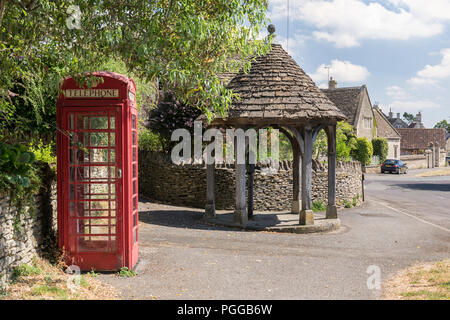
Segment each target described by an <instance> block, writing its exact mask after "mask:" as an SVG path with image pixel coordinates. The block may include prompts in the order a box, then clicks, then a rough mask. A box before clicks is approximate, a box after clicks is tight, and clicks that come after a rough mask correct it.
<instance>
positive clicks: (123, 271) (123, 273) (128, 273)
mask: <svg viewBox="0 0 450 320" xmlns="http://www.w3.org/2000/svg"><path fill="white" fill-rule="evenodd" d="M118 275H119V277H127V278H129V277H134V276H137V273H136V272H135V271H134V270H132V269H128V268H127V267H123V268H120V271H119V273H118Z"/></svg>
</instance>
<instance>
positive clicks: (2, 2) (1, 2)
mask: <svg viewBox="0 0 450 320" xmlns="http://www.w3.org/2000/svg"><path fill="white" fill-rule="evenodd" d="M5 7H6V0H0V27H1V26H2V22H3V13H4V12H5Z"/></svg>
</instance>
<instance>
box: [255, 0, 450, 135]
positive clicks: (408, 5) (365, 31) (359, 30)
mask: <svg viewBox="0 0 450 320" xmlns="http://www.w3.org/2000/svg"><path fill="white" fill-rule="evenodd" d="M288 3H289V5H288ZM268 16H269V19H270V21H271V23H272V24H274V25H275V28H276V31H275V34H276V40H275V42H276V43H280V44H281V45H282V46H283V48H284V49H285V50H287V51H288V53H289V54H290V55H291V56H292V57H293V58H294V59H295V61H296V62H297V63H298V64H299V66H300V67H301V68H302V69H303V70H304V71H305V72H306V73H307V74H309V75H310V76H311V78H312V79H313V80H314V81H315V82H316V84H317V85H318V86H319V87H321V88H326V87H328V81H327V79H328V72H329V74H330V76H331V77H333V78H334V79H335V80H336V81H337V82H338V87H352V86H360V85H363V84H365V85H366V86H367V89H368V91H369V96H370V99H371V102H372V105H374V104H375V103H378V104H379V106H380V108H381V109H382V110H383V111H384V112H385V113H388V112H389V110H390V109H392V112H393V113H394V115H396V114H397V113H398V112H399V113H401V115H403V113H404V112H408V113H412V114H414V115H415V114H417V113H418V112H419V111H420V112H421V113H422V121H423V123H424V125H425V127H427V128H432V127H434V125H435V124H436V123H437V122H439V121H441V120H444V119H445V120H447V121H450V0H378V1H373V0H269V14H268ZM263 35H267V31H265V34H263Z"/></svg>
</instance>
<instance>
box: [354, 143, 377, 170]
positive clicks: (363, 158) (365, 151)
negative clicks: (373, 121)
mask: <svg viewBox="0 0 450 320" xmlns="http://www.w3.org/2000/svg"><path fill="white" fill-rule="evenodd" d="M372 155H373V147H372V143H370V141H369V140H368V139H367V138H366V137H363V138H358V139H356V147H355V149H353V150H352V156H353V158H355V159H356V160H358V161H359V162H361V163H362V164H363V165H369V164H370V163H371V161H372Z"/></svg>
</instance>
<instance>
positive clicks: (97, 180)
mask: <svg viewBox="0 0 450 320" xmlns="http://www.w3.org/2000/svg"><path fill="white" fill-rule="evenodd" d="M71 116H73V115H71ZM74 128H76V129H74V131H75V132H74V133H73V139H72V141H71V142H72V143H71V144H72V147H71V148H70V150H69V154H70V157H69V158H70V168H69V174H70V181H71V183H70V185H69V198H70V200H73V201H71V202H70V212H71V216H73V217H76V218H75V219H76V225H75V226H74V227H75V234H74V236H76V237H77V241H76V244H77V249H76V250H77V251H78V252H110V253H114V252H115V250H116V243H115V240H116V201H117V200H116V183H117V181H116V180H115V171H116V147H115V129H114V128H115V117H108V115H107V114H105V115H104V116H103V115H83V114H76V115H75V126H74Z"/></svg>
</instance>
